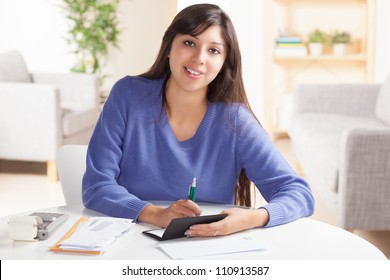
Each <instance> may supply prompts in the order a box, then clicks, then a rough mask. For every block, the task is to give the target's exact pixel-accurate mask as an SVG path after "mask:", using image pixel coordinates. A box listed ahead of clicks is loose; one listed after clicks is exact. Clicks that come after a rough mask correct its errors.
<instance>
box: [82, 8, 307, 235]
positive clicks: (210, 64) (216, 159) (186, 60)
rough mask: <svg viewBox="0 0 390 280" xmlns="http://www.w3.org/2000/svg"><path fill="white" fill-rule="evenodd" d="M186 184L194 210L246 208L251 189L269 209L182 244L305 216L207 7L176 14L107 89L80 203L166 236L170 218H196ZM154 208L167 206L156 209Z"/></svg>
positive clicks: (237, 212) (230, 46)
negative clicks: (146, 57)
mask: <svg viewBox="0 0 390 280" xmlns="http://www.w3.org/2000/svg"><path fill="white" fill-rule="evenodd" d="M193 178H197V191H196V202H211V203H223V204H233V203H234V202H236V204H241V205H249V204H250V189H249V187H250V181H252V182H254V184H255V185H256V186H257V188H258V189H259V190H260V192H261V193H262V195H263V197H264V198H265V199H266V200H267V201H268V204H267V205H264V206H263V207H261V208H259V209H253V208H249V209H244V208H235V207H233V208H231V209H228V210H226V211H224V213H226V214H227V215H228V216H227V217H226V218H225V219H223V220H221V221H219V222H215V223H212V224H205V225H195V226H192V227H191V228H190V229H188V230H187V232H186V234H187V236H216V235H227V234H231V233H233V232H238V231H242V230H245V229H249V228H254V227H262V226H266V227H270V226H275V225H279V224H283V223H287V222H290V221H293V220H295V219H298V218H300V217H304V216H308V215H311V214H312V212H313V208H314V201H313V196H312V193H311V191H310V188H309V186H308V185H307V183H306V182H305V181H304V180H302V179H301V178H299V177H298V176H297V175H296V174H295V172H294V171H293V170H292V169H291V167H290V166H289V165H288V164H287V162H286V161H285V160H284V159H283V157H282V156H281V155H280V153H279V152H278V151H277V149H276V148H275V146H274V145H273V144H272V142H271V141H270V139H269V137H268V136H267V134H266V132H265V131H264V130H263V129H262V127H261V125H260V124H259V122H258V121H257V119H256V118H255V116H254V115H253V113H252V111H251V109H250V107H249V104H248V101H247V97H246V94H245V91H244V86H243V82H242V72H241V55H240V51H239V47H238V42H237V37H236V34H235V31H234V28H233V25H232V23H231V21H230V19H229V17H228V16H227V15H226V14H225V13H224V12H223V11H222V10H221V9H220V8H219V7H218V6H215V5H210V4H200V5H193V6H190V7H188V8H186V9H184V10H182V11H181V12H180V13H179V14H178V15H177V16H176V17H175V18H174V20H173V22H172V23H171V25H170V26H169V27H168V29H167V31H166V33H165V35H164V37H163V41H162V45H161V48H160V51H159V54H158V57H157V59H156V61H155V63H154V64H153V66H152V67H151V68H150V70H149V71H148V72H146V73H144V74H142V75H140V76H137V77H130V76H127V77H124V78H122V79H121V80H119V81H118V82H117V83H116V84H115V85H114V87H113V89H112V91H111V93H110V95H109V98H108V100H107V102H106V104H105V106H104V108H103V111H102V113H101V116H100V118H99V120H98V123H97V125H96V128H95V131H94V133H93V136H92V138H91V141H90V144H89V147H88V154H87V170H86V173H85V175H84V178H83V202H84V204H85V206H86V207H87V208H90V209H93V210H96V211H99V212H102V213H104V214H107V215H111V216H116V217H125V218H132V219H136V220H138V221H142V222H147V223H151V224H154V225H157V226H161V227H166V226H167V225H168V224H169V222H170V221H171V220H172V219H173V218H177V217H185V216H197V215H200V214H201V209H200V207H199V206H198V205H197V204H196V203H195V202H193V201H191V200H188V199H186V197H187V194H188V186H189V185H190V184H191V182H192V180H193ZM236 185H237V186H236ZM153 200H163V201H172V204H171V205H170V206H169V207H167V208H162V207H158V206H156V205H153V204H151V203H150V202H148V201H153Z"/></svg>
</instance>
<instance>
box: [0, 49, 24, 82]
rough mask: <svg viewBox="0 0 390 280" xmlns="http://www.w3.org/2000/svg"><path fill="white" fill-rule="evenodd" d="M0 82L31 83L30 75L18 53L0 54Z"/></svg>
mask: <svg viewBox="0 0 390 280" xmlns="http://www.w3.org/2000/svg"><path fill="white" fill-rule="evenodd" d="M0 82H13V83H31V77H30V74H29V73H28V70H27V67H26V63H25V62H24V59H23V57H22V55H21V53H20V52H18V51H10V52H7V53H2V54H0Z"/></svg>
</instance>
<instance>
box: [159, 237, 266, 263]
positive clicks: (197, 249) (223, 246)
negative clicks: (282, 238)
mask: <svg viewBox="0 0 390 280" xmlns="http://www.w3.org/2000/svg"><path fill="white" fill-rule="evenodd" d="M159 246H160V248H161V249H162V250H163V251H164V252H165V253H166V254H167V255H168V256H169V257H170V258H171V259H189V258H196V257H201V256H211V255H222V254H230V253H240V252H249V251H258V250H265V248H266V247H265V246H264V244H263V242H261V241H260V240H259V239H258V238H253V237H252V236H249V235H243V234H233V235H229V236H221V237H215V238H186V239H183V238H182V239H180V240H175V241H172V242H162V243H161V244H159Z"/></svg>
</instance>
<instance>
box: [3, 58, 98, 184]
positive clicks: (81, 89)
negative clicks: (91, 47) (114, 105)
mask: <svg viewBox="0 0 390 280" xmlns="http://www.w3.org/2000/svg"><path fill="white" fill-rule="evenodd" d="M98 98H99V88H98V79H97V77H96V76H95V75H90V74H85V73H35V72H29V71H28V69H27V67H26V63H25V61H24V58H23V56H22V54H21V53H20V52H18V51H10V52H7V53H2V54H0V100H1V102H0V139H1V140H0V159H3V160H19V161H33V162H46V163H47V175H48V178H49V179H50V180H51V181H55V180H57V177H58V176H57V167H56V164H55V161H56V158H57V151H58V149H59V148H60V147H61V146H63V145H75V144H77V145H80V144H82V145H86V144H88V142H89V139H90V138H91V135H92V132H93V129H94V127H95V124H96V120H97V119H98V116H99V102H98Z"/></svg>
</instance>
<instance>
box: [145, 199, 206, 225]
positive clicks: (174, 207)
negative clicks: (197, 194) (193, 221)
mask: <svg viewBox="0 0 390 280" xmlns="http://www.w3.org/2000/svg"><path fill="white" fill-rule="evenodd" d="M201 212H202V210H201V209H200V207H199V205H198V204H196V203H195V202H193V201H191V200H188V199H186V200H178V201H176V202H175V203H173V204H171V205H170V206H169V207H167V208H163V207H159V206H155V205H153V204H150V205H147V206H146V207H145V208H144V209H143V210H142V211H141V213H140V214H139V216H138V221H140V222H145V223H150V224H153V225H156V226H159V227H162V228H165V227H167V226H168V224H169V223H170V222H171V221H172V219H175V218H182V217H195V216H199V215H200V214H201Z"/></svg>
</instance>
